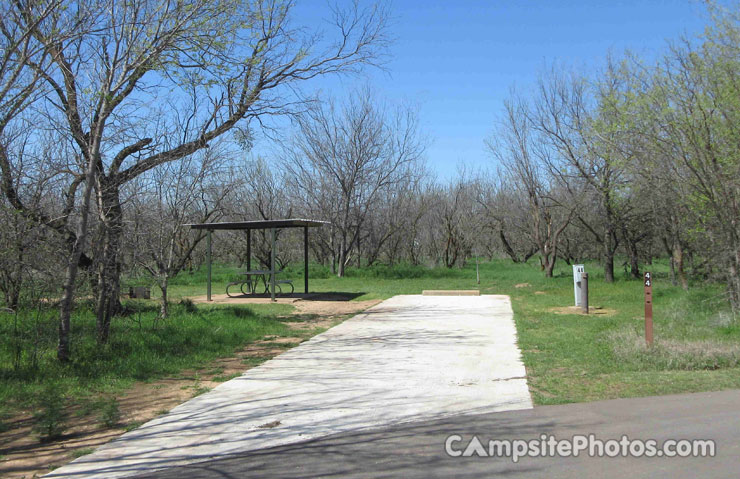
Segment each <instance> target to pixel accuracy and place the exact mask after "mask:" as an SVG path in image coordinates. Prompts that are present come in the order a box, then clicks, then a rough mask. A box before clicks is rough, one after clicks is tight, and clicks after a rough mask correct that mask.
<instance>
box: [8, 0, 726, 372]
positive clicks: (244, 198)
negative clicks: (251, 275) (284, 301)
mask: <svg viewBox="0 0 740 479" xmlns="http://www.w3.org/2000/svg"><path fill="white" fill-rule="evenodd" d="M1 8H2V10H0V46H1V47H2V50H1V52H2V58H0V173H1V174H2V178H1V179H2V198H1V199H0V222H1V223H2V228H0V237H1V240H2V242H3V245H4V248H3V250H2V252H1V253H0V290H2V293H3V298H4V301H3V302H4V304H5V306H6V307H7V308H10V309H12V310H15V309H18V308H22V307H24V304H25V305H27V304H29V303H33V302H38V301H40V300H41V299H42V298H45V300H49V299H52V300H54V301H55V304H57V305H58V308H59V347H58V357H59V359H60V360H62V361H67V360H69V358H70V344H69V330H70V328H71V326H72V324H71V317H72V310H73V307H74V304H75V299H76V298H78V299H79V297H80V296H85V297H88V296H89V297H91V298H92V305H93V306H92V308H93V309H94V312H95V315H96V318H97V334H98V341H99V342H100V343H106V342H107V341H108V340H109V334H110V323H111V321H112V320H113V318H114V317H115V316H116V315H117V314H118V313H119V312H120V309H121V303H120V297H121V280H122V278H123V277H126V276H131V275H137V274H142V273H144V274H146V275H148V276H149V277H151V280H152V283H153V284H156V286H157V287H158V289H159V290H161V292H162V300H161V309H160V314H161V316H162V317H166V316H167V315H168V287H169V282H170V281H171V279H172V278H173V277H174V276H176V275H178V274H181V273H182V272H183V271H186V270H195V269H197V268H198V267H199V265H200V264H201V263H202V261H203V257H204V252H203V249H204V248H203V246H204V245H203V238H204V236H203V233H202V231H201V232H197V231H191V230H190V229H189V228H188V227H186V226H185V225H186V224H188V223H203V222H212V221H246V220H258V219H276V218H290V217H307V218H313V219H320V220H325V221H328V222H329V224H328V225H326V226H324V227H322V228H317V229H316V230H314V231H312V235H311V242H310V250H311V257H312V260H313V261H315V262H318V263H321V264H324V265H326V266H327V267H328V268H330V269H331V271H332V272H333V273H334V274H336V275H338V276H340V277H341V276H343V275H344V274H345V272H346V269H347V268H348V267H352V266H359V267H365V266H372V265H376V264H386V265H394V264H399V263H411V264H416V265H439V266H443V267H448V268H453V267H460V266H463V265H464V264H465V263H466V262H467V261H469V260H470V259H471V258H473V257H474V256H484V257H498V256H505V257H509V258H511V260H512V261H514V262H527V261H539V264H540V267H541V269H542V270H543V274H544V275H546V276H552V275H553V271H554V267H555V265H556V262H557V261H558V260H560V261H565V262H567V263H571V262H574V261H582V260H585V259H599V260H600V261H601V264H602V265H603V270H604V273H603V274H604V278H605V280H606V281H607V282H611V281H614V279H615V269H618V268H620V267H621V266H622V265H623V266H624V268H625V270H626V271H628V272H629V274H630V275H631V276H632V277H635V278H638V277H639V276H640V274H641V269H642V267H643V266H642V265H644V264H646V263H648V264H649V263H650V262H652V260H653V259H654V258H656V257H661V256H667V257H668V258H670V265H671V272H672V280H673V281H674V282H675V283H676V284H680V285H681V286H682V287H683V288H685V289H687V288H688V287H689V279H691V278H696V279H698V280H711V281H721V282H723V283H724V284H726V286H727V288H726V291H727V300H728V302H729V304H730V305H731V307H732V308H733V310H735V311H738V310H740V271H739V269H740V205H739V204H738V200H739V195H740V171H738V169H739V165H740V161H739V159H738V158H739V153H740V151H739V149H738V148H739V147H738V146H737V145H739V144H740V143H738V141H737V140H738V139H739V137H740V130H738V128H739V127H738V126H737V125H738V121H737V120H738V119H739V118H738V116H740V113H738V112H740V100H739V98H740V96H739V95H738V92H739V90H740V83H739V80H738V78H740V55H738V53H739V52H740V50H739V49H740V43H739V42H738V40H740V18H738V15H737V13H736V11H735V10H725V9H722V8H720V7H715V6H712V5H710V7H709V11H710V13H711V14H712V21H711V24H710V26H709V27H708V28H707V30H706V32H705V34H704V35H703V36H702V37H701V38H699V39H693V40H692V39H687V40H681V41H676V42H674V43H673V44H671V45H670V47H669V48H668V49H667V50H666V52H665V53H664V54H663V55H662V56H661V57H659V59H658V60H656V61H652V62H647V61H645V60H642V59H640V58H637V57H635V56H632V55H629V54H627V55H624V56H623V57H622V58H617V59H615V58H609V59H607V61H606V62H605V65H606V66H605V67H604V68H603V69H602V70H601V71H599V72H597V73H596V74H589V75H584V74H578V73H576V72H573V71H570V70H568V69H567V68H564V67H560V66H554V67H552V68H550V69H549V70H547V71H545V72H543V74H542V75H541V76H540V78H539V80H538V81H537V83H536V84H534V85H531V86H529V88H527V89H525V90H521V91H519V92H516V91H513V92H512V94H511V95H510V97H509V98H508V100H507V101H506V102H505V104H504V105H503V106H502V110H501V112H500V113H499V114H496V112H492V118H493V117H494V116H495V117H496V118H497V119H496V121H495V125H494V126H493V128H492V132H491V134H490V136H489V138H488V139H486V141H485V147H486V148H487V149H488V151H489V153H490V158H491V160H490V162H489V163H488V164H487V165H477V166H478V167H477V169H471V168H470V167H469V166H468V167H467V168H466V167H462V166H461V167H460V168H459V171H458V173H457V174H456V175H455V176H454V177H453V178H451V179H449V180H445V181H441V180H439V179H438V178H436V177H435V176H434V175H433V173H432V172H430V171H429V170H428V167H427V166H426V164H425V160H424V152H425V148H426V146H427V145H428V141H427V139H426V138H425V135H424V133H423V132H422V131H421V130H420V127H419V112H418V109H417V108H415V107H414V106H413V105H393V104H388V103H387V102H385V101H383V99H382V98H379V97H378V95H376V94H374V93H373V92H372V89H371V88H358V89H356V90H354V91H353V92H352V93H351V94H349V95H348V96H347V97H346V98H343V99H337V98H316V97H313V96H309V95H306V94H304V93H303V92H302V90H303V87H302V86H303V85H304V84H305V85H310V80H311V79H312V78H315V77H317V76H324V75H332V74H354V73H357V72H360V71H361V70H362V69H363V68H366V67H368V66H374V65H379V64H382V62H383V59H384V56H385V55H386V54H387V52H388V45H389V42H388V38H387V22H388V11H387V9H386V8H385V7H384V6H383V5H367V6H365V5H361V4H359V3H353V4H352V5H350V6H349V7H348V8H346V9H335V10H334V11H332V12H331V14H332V18H333V24H332V26H333V27H334V28H333V29H330V31H328V32H324V35H321V34H319V32H316V31H314V30H311V29H309V28H303V27H301V25H300V22H296V20H295V19H294V18H293V16H292V13H293V11H294V5H293V2H291V1H278V0H273V1H251V2H247V1H230V0H229V1H226V0H224V1H202V2H200V1H195V2H173V3H167V4H161V3H160V2H154V1H146V0H134V1H131V0H128V1H125V2H122V1H118V0H90V1H80V2H75V3H72V4H70V3H68V2H62V1H60V0H56V1H55V0H45V1H26V2H22V1H19V2H3V3H2V7H1ZM275 115H280V116H283V117H288V118H290V124H291V126H290V128H288V129H287V130H285V131H276V130H273V129H271V126H270V123H269V118H270V117H272V116H275ZM258 130H259V132H260V133H265V134H267V135H268V136H269V137H270V138H272V139H273V140H274V141H273V144H274V145H275V148H274V153H273V154H271V155H270V156H269V157H268V156H265V157H258V158H253V157H252V156H251V155H250V154H249V149H250V147H251V144H252V142H253V138H254V136H255V134H256V133H258ZM280 235H281V237H280V241H279V244H280V247H279V252H278V262H279V264H280V265H284V264H287V263H289V262H290V261H292V260H296V259H299V254H300V253H299V252H300V241H301V239H300V238H298V237H297V236H293V233H291V232H290V231H288V230H286V231H281V232H280ZM252 240H253V245H252V255H253V257H254V258H255V259H256V260H257V261H259V262H262V263H263V264H264V265H267V264H269V257H270V253H271V251H270V242H269V239H268V238H267V237H266V236H264V233H259V232H258V233H256V234H255V235H253V238H252ZM245 241H246V237H245V235H243V234H241V233H238V232H222V233H219V241H218V242H216V243H215V246H216V251H215V254H216V257H217V258H219V259H221V260H223V261H228V262H234V263H245V262H246V261H245V260H246V258H245V255H246V251H247V248H246V243H245ZM623 259H626V260H624V261H623ZM620 261H623V263H620Z"/></svg>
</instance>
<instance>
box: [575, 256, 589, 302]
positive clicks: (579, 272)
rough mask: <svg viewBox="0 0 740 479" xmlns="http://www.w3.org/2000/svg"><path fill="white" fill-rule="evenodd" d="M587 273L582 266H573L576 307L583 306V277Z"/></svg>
mask: <svg viewBox="0 0 740 479" xmlns="http://www.w3.org/2000/svg"><path fill="white" fill-rule="evenodd" d="M585 271H586V270H585V268H584V267H583V265H582V264H574V265H573V295H574V296H575V298H576V306H580V305H581V275H582V274H583V273H584V272H585Z"/></svg>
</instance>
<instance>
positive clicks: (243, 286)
mask: <svg viewBox="0 0 740 479" xmlns="http://www.w3.org/2000/svg"><path fill="white" fill-rule="evenodd" d="M274 273H275V275H278V274H280V273H282V270H280V271H274ZM239 274H241V275H244V276H245V278H244V279H243V280H241V281H234V282H232V283H229V284H228V285H227V286H226V295H227V296H229V297H230V298H234V297H236V296H237V295H236V294H232V293H231V292H230V291H229V288H232V287H233V288H236V287H238V289H239V291H240V292H241V293H242V295H244V296H246V295H250V294H270V276H271V275H272V274H273V271H272V270H269V269H257V270H252V271H242V272H241V273H239ZM260 283H261V284H262V286H263V287H264V289H263V288H262V287H260ZM281 285H283V286H285V287H287V286H290V293H288V294H293V291H294V288H293V281H292V280H289V279H281V280H277V281H275V294H282V286H281Z"/></svg>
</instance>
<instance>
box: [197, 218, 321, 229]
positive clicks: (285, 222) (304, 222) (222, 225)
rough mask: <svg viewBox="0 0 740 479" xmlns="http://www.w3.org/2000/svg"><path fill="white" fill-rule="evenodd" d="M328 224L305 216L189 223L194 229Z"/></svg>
mask: <svg viewBox="0 0 740 479" xmlns="http://www.w3.org/2000/svg"><path fill="white" fill-rule="evenodd" d="M326 224H329V222H328V221H319V220H309V219H305V218H290V219H283V220H260V221H231V222H223V223H197V224H189V225H186V226H190V227H191V228H192V229H196V230H262V229H270V228H302V227H308V228H315V227H317V226H322V225H326Z"/></svg>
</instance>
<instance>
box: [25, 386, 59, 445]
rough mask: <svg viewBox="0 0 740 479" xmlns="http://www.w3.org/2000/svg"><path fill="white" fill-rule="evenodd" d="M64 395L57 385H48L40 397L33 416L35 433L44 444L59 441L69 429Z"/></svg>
mask: <svg viewBox="0 0 740 479" xmlns="http://www.w3.org/2000/svg"><path fill="white" fill-rule="evenodd" d="M65 402H66V401H65V397H64V393H63V391H62V389H61V387H59V385H58V384H57V383H48V384H47V385H46V386H45V387H44V388H43V390H42V391H41V394H39V396H38V403H37V406H36V407H37V410H36V411H35V412H34V414H33V418H34V421H35V425H34V431H35V432H36V433H38V434H39V438H40V439H41V441H42V442H46V441H53V440H55V439H58V438H59V437H60V436H61V435H62V434H63V433H64V431H65V430H66V429H67V411H66V408H65V405H66V404H65Z"/></svg>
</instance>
